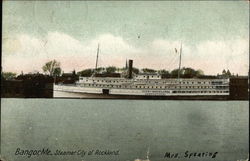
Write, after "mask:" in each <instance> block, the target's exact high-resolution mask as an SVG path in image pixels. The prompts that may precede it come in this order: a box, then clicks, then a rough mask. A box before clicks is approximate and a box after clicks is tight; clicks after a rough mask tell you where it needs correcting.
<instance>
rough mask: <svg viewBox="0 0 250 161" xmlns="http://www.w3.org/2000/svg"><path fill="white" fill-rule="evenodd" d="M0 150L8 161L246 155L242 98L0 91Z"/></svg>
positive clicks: (154, 160) (224, 160)
mask: <svg viewBox="0 0 250 161" xmlns="http://www.w3.org/2000/svg"><path fill="white" fill-rule="evenodd" d="M1 108H2V109H1V115H2V118H1V119H2V120H1V135H2V137H1V139H2V140H1V153H2V154H1V156H2V158H4V159H5V160H7V161H24V160H25V161H26V160H28V161H64V160H65V161H82V160H84V161H92V160H94V161H127V160H130V161H134V160H135V159H136V158H141V159H145V158H146V155H147V151H148V149H149V158H150V160H151V161H170V160H176V161H182V160H188V159H186V158H179V159H168V158H164V155H165V152H175V153H178V152H179V153H181V154H183V153H184V152H185V151H187V150H188V151H189V152H218V154H217V156H216V158H213V159H211V158H209V157H207V158H206V157H205V158H202V159H200V158H192V159H190V160H194V161H196V160H219V161H231V160H232V161H236V160H238V159H246V158H247V157H248V151H249V148H248V147H249V146H248V142H249V141H248V140H249V137H248V136H249V133H248V126H249V122H248V120H249V108H248V101H169V100H163V101H160V100H98V99H97V100H95V99H94V100H93V99H90V100H89V99H65V100H64V99H2V102H1ZM17 148H20V149H42V148H49V149H50V150H51V151H53V152H54V151H56V149H60V150H65V151H68V150H71V151H73V150H79V149H80V150H86V151H88V150H92V149H95V150H96V149H100V150H105V149H109V150H119V155H102V156H98V155H90V156H83V157H82V156H80V155H66V156H63V155H61V156H55V155H52V156H49V155H48V156H46V155H43V156H41V155H40V156H31V157H30V158H28V157H27V156H22V155H15V152H16V149H17Z"/></svg>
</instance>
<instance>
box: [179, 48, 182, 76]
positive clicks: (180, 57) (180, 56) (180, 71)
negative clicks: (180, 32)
mask: <svg viewBox="0 0 250 161" xmlns="http://www.w3.org/2000/svg"><path fill="white" fill-rule="evenodd" d="M181 53H182V43H181V48H180V60H179V70H178V79H180V72H181V71H180V70H181Z"/></svg>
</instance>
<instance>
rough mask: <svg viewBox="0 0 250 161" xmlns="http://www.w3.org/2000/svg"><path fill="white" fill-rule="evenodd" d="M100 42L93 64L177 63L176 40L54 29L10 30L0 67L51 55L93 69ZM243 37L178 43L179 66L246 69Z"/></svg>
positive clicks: (19, 67)
mask: <svg viewBox="0 0 250 161" xmlns="http://www.w3.org/2000/svg"><path fill="white" fill-rule="evenodd" d="M98 43H99V44H100V54H99V66H110V65H114V66H119V67H123V66H124V65H125V60H126V59H133V60H134V66H136V67H139V68H155V69H167V70H173V69H175V68H177V67H178V63H179V55H178V54H177V53H175V48H176V49H177V50H178V51H179V50H180V44H181V42H180V41H169V40H164V39H155V40H153V41H152V42H150V43H148V45H147V46H144V47H135V46H133V45H131V44H129V43H128V42H127V41H125V40H124V39H123V38H122V37H120V36H114V35H112V34H109V33H106V34H102V35H99V36H98V37H96V38H94V39H92V40H88V41H80V40H77V39H75V38H74V37H72V36H70V35H67V34H65V33H60V32H49V33H48V34H47V35H46V36H45V37H34V36H31V35H27V34H20V35H16V36H15V37H12V38H6V39H4V41H3V53H2V58H3V60H2V61H3V62H2V65H3V70H4V71H13V72H17V73H20V72H21V71H23V72H32V71H35V70H36V71H40V72H42V71H41V69H42V66H43V64H44V63H45V62H47V61H49V60H52V59H56V60H58V61H59V62H61V67H62V69H63V70H64V71H65V72H69V71H72V70H73V69H75V70H77V71H78V70H81V69H85V68H93V67H94V66H95V59H96V52H97V45H98ZM248 48H249V46H248V39H236V40H226V41H204V42H200V43H199V44H197V45H189V44H188V43H185V42H184V43H182V51H183V54H182V66H185V67H192V68H195V69H202V70H203V71H204V72H205V73H206V74H217V73H221V71H222V70H223V69H229V70H230V71H231V72H232V73H239V74H247V72H248V64H249V62H248V56H249V52H248V51H249V50H248Z"/></svg>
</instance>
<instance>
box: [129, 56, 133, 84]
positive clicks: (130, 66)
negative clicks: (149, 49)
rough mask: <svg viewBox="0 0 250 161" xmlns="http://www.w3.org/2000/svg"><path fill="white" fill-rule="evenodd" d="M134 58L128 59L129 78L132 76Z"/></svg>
mask: <svg viewBox="0 0 250 161" xmlns="http://www.w3.org/2000/svg"><path fill="white" fill-rule="evenodd" d="M132 70H133V60H129V61H128V78H129V79H131V78H132Z"/></svg>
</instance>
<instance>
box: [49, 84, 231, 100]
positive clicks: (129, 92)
mask: <svg viewBox="0 0 250 161" xmlns="http://www.w3.org/2000/svg"><path fill="white" fill-rule="evenodd" d="M53 95H54V98H110V99H204V100H217V99H218V100H221V99H224V100H225V99H227V98H228V96H229V94H228V93H205V92H204V93H198V92H197V93H195V92H194V90H193V93H173V90H165V89H115V88H110V89H107V88H93V87H90V88H88V87H80V86H75V85H54V93H53Z"/></svg>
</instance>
